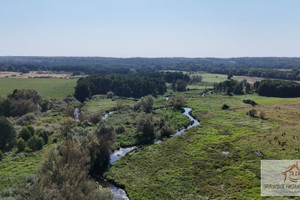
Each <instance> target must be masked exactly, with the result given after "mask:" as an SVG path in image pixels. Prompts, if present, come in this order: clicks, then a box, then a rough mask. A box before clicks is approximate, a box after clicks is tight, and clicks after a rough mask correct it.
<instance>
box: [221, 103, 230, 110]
mask: <svg viewBox="0 0 300 200" xmlns="http://www.w3.org/2000/svg"><path fill="white" fill-rule="evenodd" d="M229 108H230V107H229V106H228V105H227V104H223V106H222V110H228V109H229Z"/></svg>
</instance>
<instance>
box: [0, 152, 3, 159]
mask: <svg viewBox="0 0 300 200" xmlns="http://www.w3.org/2000/svg"><path fill="white" fill-rule="evenodd" d="M2 159H3V153H2V151H1V150H0V161H2Z"/></svg>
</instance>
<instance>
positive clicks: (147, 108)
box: [134, 94, 154, 113]
mask: <svg viewBox="0 0 300 200" xmlns="http://www.w3.org/2000/svg"><path fill="white" fill-rule="evenodd" d="M153 103H154V97H153V96H152V95H151V94H149V95H147V96H144V97H142V98H141V99H140V100H139V101H138V102H137V103H136V104H135V105H134V110H136V111H137V110H140V108H141V107H142V108H143V111H144V112H146V113H150V112H151V111H152V109H153Z"/></svg>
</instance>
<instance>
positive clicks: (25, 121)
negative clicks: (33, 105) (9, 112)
mask: <svg viewBox="0 0 300 200" xmlns="http://www.w3.org/2000/svg"><path fill="white" fill-rule="evenodd" d="M35 121H36V117H35V114H34V113H27V114H26V115H23V116H22V117H20V118H19V119H18V121H17V122H16V124H17V125H21V126H26V125H29V124H33V123H34V122H35Z"/></svg>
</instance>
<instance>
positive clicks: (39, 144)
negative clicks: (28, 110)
mask: <svg viewBox="0 0 300 200" xmlns="http://www.w3.org/2000/svg"><path fill="white" fill-rule="evenodd" d="M43 145H44V139H43V138H42V137H39V136H37V135H33V136H32V137H31V138H30V139H29V140H28V141H27V146H28V147H29V148H30V149H32V150H33V151H37V150H40V149H42V148H43Z"/></svg>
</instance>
